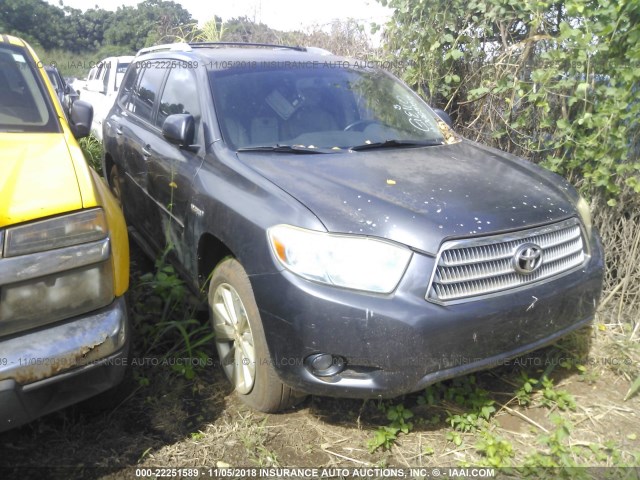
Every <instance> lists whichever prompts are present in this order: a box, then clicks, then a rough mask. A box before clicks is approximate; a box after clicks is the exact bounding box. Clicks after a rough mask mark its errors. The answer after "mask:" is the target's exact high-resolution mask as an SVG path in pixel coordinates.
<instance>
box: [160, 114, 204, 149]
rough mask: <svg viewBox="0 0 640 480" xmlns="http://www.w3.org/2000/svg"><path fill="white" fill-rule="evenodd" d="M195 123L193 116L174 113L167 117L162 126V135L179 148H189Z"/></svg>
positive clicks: (194, 130) (193, 135) (193, 134)
mask: <svg viewBox="0 0 640 480" xmlns="http://www.w3.org/2000/svg"><path fill="white" fill-rule="evenodd" d="M195 132H196V122H195V120H194V119H193V115H189V114H186V113H176V114H174V115H169V116H168V117H167V119H166V120H165V121H164V123H163V124H162V135H163V136H164V138H166V139H167V140H168V141H169V142H170V143H173V144H174V145H178V146H180V147H189V146H191V144H192V143H193V139H194V137H195Z"/></svg>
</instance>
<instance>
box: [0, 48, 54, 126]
mask: <svg viewBox="0 0 640 480" xmlns="http://www.w3.org/2000/svg"><path fill="white" fill-rule="evenodd" d="M45 92H46V90H45V89H44V83H43V82H42V79H41V78H40V77H39V75H38V73H37V71H36V67H35V65H34V63H33V60H32V59H31V58H30V57H29V56H28V54H27V52H26V51H25V50H24V49H22V48H19V47H14V46H10V45H2V46H0V131H4V132H7V131H8V132H16V131H17V132H57V131H59V125H58V122H57V119H56V115H55V114H54V110H53V108H52V106H51V102H50V101H49V100H48V96H47V93H45Z"/></svg>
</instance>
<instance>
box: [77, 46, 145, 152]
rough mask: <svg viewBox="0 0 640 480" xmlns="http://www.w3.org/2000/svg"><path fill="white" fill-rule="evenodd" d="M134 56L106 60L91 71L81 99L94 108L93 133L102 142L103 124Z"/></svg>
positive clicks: (81, 93)
mask: <svg viewBox="0 0 640 480" xmlns="http://www.w3.org/2000/svg"><path fill="white" fill-rule="evenodd" d="M133 58H134V57H133V56H129V55H127V56H123V57H109V58H105V59H104V60H102V61H101V62H99V63H98V64H97V65H96V66H94V67H93V68H92V69H91V71H89V76H88V77H87V80H86V81H85V84H84V86H83V88H82V90H81V91H80V98H82V100H84V101H86V102H89V103H90V104H91V105H92V106H93V123H92V124H91V133H93V135H94V136H95V137H96V138H97V139H98V140H100V141H102V122H103V121H104V119H105V118H106V116H107V113H108V112H109V110H110V109H111V107H112V106H113V102H114V100H115V98H116V96H117V94H118V88H119V87H120V83H121V82H122V78H123V77H124V74H125V72H126V71H127V67H128V66H129V64H130V63H131V61H132V60H133Z"/></svg>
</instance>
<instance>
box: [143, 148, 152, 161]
mask: <svg viewBox="0 0 640 480" xmlns="http://www.w3.org/2000/svg"><path fill="white" fill-rule="evenodd" d="M142 155H144V157H145V158H146V159H148V158H149V157H150V156H151V145H145V146H144V147H142Z"/></svg>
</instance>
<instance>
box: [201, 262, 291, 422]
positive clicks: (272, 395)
mask: <svg viewBox="0 0 640 480" xmlns="http://www.w3.org/2000/svg"><path fill="white" fill-rule="evenodd" d="M208 299H209V311H210V315H211V320H212V322H213V329H214V332H215V342H216V349H217V350H218V357H219V358H220V362H221V364H222V368H223V370H224V373H225V374H226V376H227V378H228V379H229V380H230V381H231V383H232V384H233V386H234V388H235V390H236V392H237V394H238V396H239V397H240V399H241V400H242V401H243V402H244V403H245V404H247V405H249V406H250V407H252V408H254V409H256V410H259V411H261V412H277V411H279V410H283V409H285V408H287V407H290V406H292V405H295V404H296V403H298V402H299V401H301V400H302V399H303V398H304V396H302V395H300V394H298V393H297V392H295V391H294V390H292V389H291V388H289V387H288V386H286V385H285V384H283V383H282V382H281V381H280V379H279V378H278V376H277V374H276V372H275V369H274V368H273V365H272V362H271V357H270V356H269V350H268V348H267V343H266V340H265V335H264V329H263V326H262V321H261V320H260V314H259V312H258V307H257V305H256V301H255V298H254V295H253V289H252V288H251V283H250V282H249V278H248V277H247V274H246V272H245V271H244V268H242V265H240V263H239V262H238V261H237V260H235V259H234V258H226V259H224V260H223V261H222V262H220V263H219V264H218V266H217V267H216V268H215V269H214V271H213V273H212V275H211V283H210V285H209V297H208Z"/></svg>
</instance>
